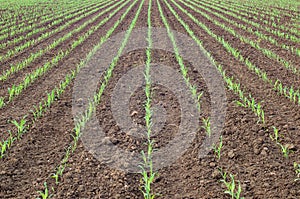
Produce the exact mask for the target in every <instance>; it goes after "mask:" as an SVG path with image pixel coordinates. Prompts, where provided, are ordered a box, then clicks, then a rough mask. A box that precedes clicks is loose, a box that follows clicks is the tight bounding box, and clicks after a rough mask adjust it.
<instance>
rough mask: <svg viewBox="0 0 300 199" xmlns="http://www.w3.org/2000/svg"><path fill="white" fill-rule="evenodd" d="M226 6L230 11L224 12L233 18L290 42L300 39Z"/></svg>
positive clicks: (196, 0) (197, 1)
mask: <svg viewBox="0 0 300 199" xmlns="http://www.w3.org/2000/svg"><path fill="white" fill-rule="evenodd" d="M194 1H195V2H196V3H200V1H199V0H194ZM205 4H207V3H205ZM216 7H219V9H222V7H220V6H217V5H216ZM226 8H227V9H228V10H229V11H230V12H229V11H226V13H227V14H228V15H230V16H232V17H235V18H238V19H239V20H241V21H243V22H245V23H247V24H250V25H252V26H254V27H256V28H259V29H262V30H264V31H266V32H268V33H271V34H273V35H276V36H277V37H280V38H284V39H287V40H289V41H292V42H299V41H300V39H299V38H298V37H296V36H294V35H291V34H287V33H285V32H282V31H280V30H275V29H274V28H273V27H272V28H271V27H267V26H264V25H262V24H260V23H257V22H254V21H251V20H249V19H247V18H245V17H243V16H241V15H240V14H237V13H235V9H234V8H230V7H226Z"/></svg>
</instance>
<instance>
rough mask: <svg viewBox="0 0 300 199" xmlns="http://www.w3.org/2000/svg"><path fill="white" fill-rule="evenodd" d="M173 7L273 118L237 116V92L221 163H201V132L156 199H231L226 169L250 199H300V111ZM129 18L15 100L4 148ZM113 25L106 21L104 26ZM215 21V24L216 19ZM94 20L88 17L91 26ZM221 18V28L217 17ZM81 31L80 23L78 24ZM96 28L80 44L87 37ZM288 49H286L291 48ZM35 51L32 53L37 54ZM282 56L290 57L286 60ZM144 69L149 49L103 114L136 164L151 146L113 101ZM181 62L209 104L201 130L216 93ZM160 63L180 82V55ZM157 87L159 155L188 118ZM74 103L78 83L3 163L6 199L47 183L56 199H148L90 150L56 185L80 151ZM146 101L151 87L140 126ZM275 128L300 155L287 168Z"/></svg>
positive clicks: (267, 65)
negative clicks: (131, 129)
mask: <svg viewBox="0 0 300 199" xmlns="http://www.w3.org/2000/svg"><path fill="white" fill-rule="evenodd" d="M132 2H133V1H131V3H132ZM168 2H170V1H168ZM140 3H141V1H138V2H137V4H136V5H134V7H133V9H132V10H131V11H130V12H129V14H128V15H127V17H126V18H125V20H124V21H123V22H122V23H121V24H120V26H119V27H117V29H116V31H115V32H114V33H113V35H115V34H117V33H119V32H122V31H125V30H127V29H128V27H129V25H130V23H131V21H132V19H133V17H134V15H135V13H136V11H137V9H138V6H139V4H140ZM148 3H149V1H145V5H143V8H142V10H141V14H140V16H139V18H138V21H137V24H136V27H147V11H148V6H147V5H148ZM160 3H161V5H162V7H163V12H164V15H165V16H166V18H167V20H168V23H169V24H170V27H171V29H173V30H175V31H178V32H181V33H183V34H186V35H187V33H186V31H185V29H184V28H183V27H182V26H181V25H180V23H179V22H178V21H177V19H176V18H175V17H174V15H173V14H172V13H171V12H170V11H169V10H168V8H167V6H166V5H165V4H164V3H163V1H160ZM170 4H171V6H172V7H173V8H175V10H176V11H177V13H178V14H179V16H181V17H182V18H183V19H184V21H185V22H186V23H187V24H188V25H189V26H190V28H191V29H192V30H193V31H194V33H195V35H196V36H197V37H198V38H200V39H201V40H202V41H203V46H204V47H205V49H206V50H207V51H208V52H210V53H211V55H212V56H213V57H214V59H215V60H216V61H217V62H219V63H220V64H222V65H223V68H224V69H225V70H226V74H227V75H228V76H234V79H235V80H238V81H239V82H240V83H241V87H242V88H243V89H244V90H245V95H247V96H248V94H250V93H251V95H252V96H253V97H254V98H255V99H256V100H257V101H258V102H260V101H261V104H262V107H263V109H264V111H265V117H266V124H265V125H262V124H261V123H257V121H258V118H257V116H255V114H254V113H253V112H252V111H251V110H250V109H247V108H243V107H239V106H237V104H236V100H239V98H238V96H237V95H235V94H234V93H233V92H232V91H231V90H229V89H228V90H226V101H227V112H226V119H225V125H224V127H223V130H222V136H223V148H222V153H221V158H220V159H217V158H216V157H215V155H214V153H213V151H210V153H209V154H207V155H206V156H205V157H203V158H201V159H199V158H198V153H199V150H201V143H202V142H203V140H204V138H205V131H204V129H202V128H201V129H199V130H198V131H197V132H196V137H195V139H194V140H193V142H192V144H191V146H190V147H189V148H188V150H187V151H186V152H185V153H184V155H183V156H181V157H180V158H179V159H177V160H176V161H175V162H174V163H173V164H171V165H170V166H168V167H164V168H162V169H160V170H158V173H159V176H158V177H156V179H155V181H154V183H153V190H154V192H155V193H159V194H160V196H158V197H157V198H166V199H173V198H174V199H175V198H182V199H183V198H191V199H192V198H199V199H200V198H201V199H202V198H207V199H211V198H224V199H226V198H231V197H229V195H227V194H225V193H224V191H225V187H224V185H223V184H222V183H221V182H220V180H221V175H220V174H219V168H222V169H223V170H224V171H226V172H229V173H231V174H234V175H235V179H236V180H239V181H240V183H241V187H242V196H244V197H245V198H252V199H256V198H282V199H297V198H300V181H297V182H295V181H294V179H295V177H296V174H295V171H294V169H293V163H294V162H299V150H300V135H299V132H300V107H299V106H298V105H294V104H293V103H291V102H290V101H289V100H288V99H286V98H285V97H284V96H280V95H278V94H277V93H276V92H275V91H273V88H272V87H271V86H270V85H269V84H266V83H264V82H263V81H262V80H261V79H260V78H259V77H257V75H255V74H254V73H253V72H251V71H249V70H248V69H247V67H246V66H245V65H244V64H243V63H241V62H239V61H237V60H235V59H234V58H233V57H232V55H230V54H229V53H228V52H227V51H226V49H225V48H224V47H223V46H222V45H221V44H219V43H218V42H217V41H216V40H215V39H214V38H212V37H210V36H209V35H208V34H207V33H206V32H205V31H204V30H202V29H201V28H200V27H198V26H197V24H195V23H194V22H193V21H192V20H191V19H190V18H189V17H188V16H186V15H185V14H184V13H182V12H181V11H180V10H178V9H176V6H175V5H173V4H172V3H170ZM180 5H182V4H180ZM183 7H184V6H183ZM127 8H128V5H127V6H125V7H124V8H123V9H122V10H121V11H120V12H118V14H116V15H115V16H114V17H113V18H112V19H111V20H109V22H108V23H106V24H105V25H104V26H103V27H102V28H100V29H99V30H98V31H97V32H95V33H94V34H92V35H91V36H90V37H89V38H88V39H87V40H86V42H84V43H83V44H82V45H80V46H79V47H77V48H76V49H75V50H74V52H72V53H71V54H70V55H69V56H68V57H67V58H65V59H64V60H62V61H61V62H60V63H59V65H58V66H57V67H54V68H53V69H51V70H50V71H49V72H48V73H47V74H46V75H44V76H43V77H41V78H39V79H38V80H37V81H36V82H35V83H33V84H32V85H31V86H30V87H28V88H27V89H26V90H25V91H24V92H23V93H22V94H21V95H20V96H18V97H17V98H15V99H14V100H13V102H11V103H9V104H8V105H7V106H5V107H4V108H3V109H1V113H0V131H1V134H0V139H4V138H6V137H7V133H6V132H7V131H8V130H13V129H14V128H13V126H12V125H11V124H9V123H8V120H9V119H17V120H18V119H20V118H21V117H22V116H23V115H25V114H27V113H28V112H29V111H30V109H32V107H33V105H36V104H37V103H38V102H39V101H40V100H41V99H43V98H44V97H45V96H46V94H45V92H46V91H48V92H49V91H50V90H51V89H53V88H54V87H55V86H57V85H58V84H59V82H60V81H62V80H63V79H64V76H65V75H66V74H67V73H68V72H69V71H70V69H74V68H75V67H76V64H78V63H79V62H80V60H81V59H84V57H85V55H86V54H87V53H88V52H89V51H90V50H91V49H92V47H93V46H94V45H95V44H96V43H98V42H99V40H100V38H101V36H103V35H105V34H106V32H107V30H108V29H109V28H111V27H112V26H113V24H114V23H115V22H116V20H118V18H119V17H120V16H121V15H122V13H124V11H125V9H127ZM184 8H185V7H184ZM187 10H188V11H189V12H190V13H191V14H193V15H194V16H195V17H196V18H197V19H199V20H200V21H201V22H202V23H204V24H205V25H207V26H209V27H210V28H211V30H212V31H213V32H214V33H215V34H217V35H223V37H224V39H225V40H226V41H228V42H229V43H230V44H231V45H232V46H234V47H235V48H238V49H239V50H240V51H241V52H242V54H243V55H245V56H247V57H249V60H251V61H253V62H254V63H255V64H256V65H257V66H259V67H260V68H262V69H264V70H266V71H267V73H268V75H269V76H270V77H272V78H278V79H282V80H283V81H284V82H285V83H286V84H287V85H295V86H297V87H299V86H300V82H299V77H298V76H295V75H293V74H292V73H290V72H289V71H287V70H286V69H284V68H283V67H282V66H281V65H280V64H279V63H278V62H276V61H275V60H271V59H268V58H266V57H264V56H263V55H262V53H261V52H260V51H258V50H255V49H253V48H252V47H250V46H248V45H244V44H241V43H240V42H239V41H237V40H236V38H233V36H232V35H231V34H229V33H227V32H225V31H223V30H222V29H221V28H220V27H218V26H215V25H214V24H213V23H211V22H210V21H208V20H207V19H206V18H204V17H203V16H201V15H199V14H197V13H195V12H193V11H192V10H190V9H187ZM99 12H101V10H99ZM99 12H98V13H99ZM106 16H107V15H105V16H102V17H100V18H99V19H98V20H97V22H99V21H101V19H103V18H104V17H106ZM211 16H212V17H214V15H213V14H211ZM91 17H92V16H88V17H87V18H85V19H84V20H88V19H90V18H91ZM214 18H215V19H217V20H219V19H218V18H217V17H214ZM151 21H152V25H153V26H154V27H164V25H163V22H162V20H161V17H160V15H159V11H158V7H157V3H156V1H153V7H152V18H151ZM83 22H84V21H81V22H80V24H81V23H83ZM94 24H95V23H94ZM227 25H228V24H227ZM89 27H91V26H89ZM89 27H87V28H85V30H83V31H82V32H80V33H79V34H78V35H76V36H75V37H74V38H76V37H78V36H80V35H82V34H84V32H86V31H87V30H88V29H89ZM235 30H237V31H238V32H239V33H240V34H243V31H241V30H238V29H236V28H235ZM67 31H70V29H69V30H66V31H64V32H63V33H59V34H58V35H55V36H54V37H53V38H51V39H49V40H48V39H47V41H44V43H43V45H47V44H49V42H50V41H54V40H55V39H56V38H58V37H59V36H61V35H62V34H64V33H66V32H67ZM244 35H246V36H249V37H250V36H251V35H249V34H248V33H244ZM252 36H253V35H252ZM254 38H255V37H254ZM277 39H279V38H277ZM280 41H281V40H280ZM71 42H72V40H68V41H66V42H65V43H64V44H62V45H60V46H59V47H58V48H57V49H55V50H53V52H51V53H52V54H49V55H47V57H43V58H41V59H39V60H38V64H37V63H34V64H32V65H30V66H29V67H28V68H27V69H25V70H23V71H21V72H19V73H18V74H17V75H15V76H14V77H12V78H11V79H9V80H8V81H7V82H5V83H4V84H1V85H0V87H1V90H0V93H1V94H3V93H4V92H5V91H6V89H7V86H8V85H10V84H12V83H14V82H19V81H21V79H22V77H24V75H25V74H26V73H28V72H29V71H32V70H34V69H35V68H37V67H38V66H40V65H42V64H43V63H44V62H45V61H46V60H47V59H48V58H51V57H52V56H53V55H54V54H55V53H57V52H58V51H59V50H61V49H66V48H67V46H68V45H70V43H71ZM161 42H163V41H161ZM281 42H285V40H282V41H281ZM262 47H265V48H268V49H271V50H273V49H275V52H276V53H277V52H278V53H280V52H279V51H276V47H274V46H272V45H270V44H269V45H267V44H262ZM33 50H34V49H30V52H32V51H33ZM280 55H282V56H284V55H285V54H284V53H282V54H280ZM284 57H285V58H286V59H288V60H289V61H292V62H293V63H295V64H296V65H297V64H298V65H297V67H299V59H298V60H297V58H296V57H294V56H292V55H289V56H284ZM23 58H24V57H23V56H19V57H17V59H18V60H22V59H23ZM145 60H146V54H145V49H139V50H136V51H133V52H130V53H128V54H125V55H122V56H121V57H120V59H119V61H118V62H117V65H116V68H115V69H114V71H113V76H112V78H111V79H110V80H109V84H108V86H107V87H106V89H105V91H104V93H103V95H102V97H101V102H100V104H99V105H98V106H97V110H96V114H97V118H98V121H99V124H100V125H101V126H102V127H103V129H104V131H105V135H106V136H107V137H109V140H110V141H111V142H112V143H113V144H114V145H116V146H118V147H119V148H121V149H123V150H128V151H131V152H135V153H138V154H139V153H140V152H141V150H145V149H146V148H145V145H144V144H143V143H144V142H145V139H144V138H136V137H134V136H131V135H130V134H128V132H123V131H122V130H121V129H120V128H119V126H118V124H117V122H116V121H115V120H114V117H113V113H112V108H111V102H110V99H111V96H112V93H113V89H114V88H115V86H116V84H117V83H118V81H119V80H120V78H121V77H122V76H123V75H124V74H125V73H126V72H128V71H129V70H131V69H133V68H135V67H136V66H139V65H143V64H144V63H145ZM183 62H184V65H185V66H186V67H187V68H188V77H189V78H190V81H191V83H192V84H194V85H196V86H197V90H198V91H202V92H203V93H204V94H203V96H202V98H201V104H202V109H201V114H200V117H199V123H200V126H202V118H203V117H205V118H206V117H208V116H210V114H211V99H210V95H209V92H208V88H207V86H206V84H205V81H204V78H203V77H202V76H201V74H199V73H197V72H195V69H194V67H193V66H192V64H191V63H190V62H189V61H188V60H184V61H183ZM9 63H10V62H9ZM152 63H160V64H164V65H167V66H171V67H172V68H173V69H175V70H176V71H178V72H179V73H180V66H179V64H178V63H177V61H176V58H175V55H174V54H173V53H171V52H166V51H164V50H158V49H156V50H153V51H152ZM152 86H153V95H152V97H153V101H152V103H153V105H155V106H160V107H163V109H164V110H165V113H166V115H167V117H166V122H165V125H164V127H163V128H162V130H161V131H160V132H155V133H154V134H153V137H152V138H154V139H155V140H156V142H155V145H154V147H155V148H156V149H158V150H159V149H161V148H162V147H164V146H166V144H168V143H169V142H170V141H171V140H172V139H173V138H174V136H175V134H176V132H177V130H178V126H179V125H180V119H181V117H180V112H181V109H180V105H179V102H178V99H177V96H176V95H175V94H174V92H172V90H169V89H168V88H166V87H164V86H162V85H156V84H154V85H152ZM72 94H73V82H72V83H71V85H69V87H68V88H67V89H66V91H65V92H64V94H63V95H62V96H61V97H60V99H57V101H56V102H55V103H54V104H53V106H51V108H50V109H49V110H47V112H46V113H45V114H44V115H43V117H42V118H41V119H39V120H38V121H37V122H36V123H34V125H33V126H31V127H30V129H29V130H28V132H27V133H26V134H25V135H24V136H23V137H22V139H21V140H18V141H15V143H14V145H13V146H12V148H11V149H9V151H8V152H7V154H6V156H5V157H4V158H3V159H0V198H36V197H38V194H37V191H38V190H43V188H44V187H43V183H44V182H47V184H48V187H49V189H50V193H52V194H54V195H53V198H105V199H107V198H109V199H110V198H128V199H129V198H130V199H131V198H137V199H140V198H143V195H142V192H141V191H140V189H141V175H140V174H129V173H125V172H124V171H120V170H117V169H114V168H111V167H109V166H108V165H106V164H104V163H101V162H99V161H98V160H97V159H96V158H95V157H94V156H93V155H92V154H90V153H89V152H88V151H87V150H86V148H85V147H84V145H83V142H82V141H81V140H80V141H79V143H78V147H77V149H76V150H75V153H74V154H71V156H70V158H69V161H68V163H67V167H66V169H65V170H64V174H63V176H62V177H61V179H60V183H59V184H58V185H56V184H55V182H54V179H52V178H51V174H52V173H53V172H54V171H55V168H56V167H57V165H59V163H60V161H61V160H62V158H63V157H64V154H65V149H66V147H67V146H68V145H69V144H70V143H71V142H72V137H71V134H72V131H73V128H74V121H73V115H72ZM145 99H146V96H145V94H144V90H143V87H141V88H139V89H138V90H137V91H136V92H135V93H134V94H133V95H132V96H131V98H130V104H129V107H128V108H129V113H130V114H131V119H132V121H134V122H135V123H136V124H138V125H142V126H144V125H145V121H144V115H145V110H144V102H145ZM29 119H31V118H29ZM272 126H276V127H278V128H279V130H280V134H282V135H283V136H284V137H283V138H282V142H283V143H289V144H292V145H293V147H292V149H293V153H291V154H290V155H289V158H284V157H283V155H282V153H281V151H280V148H279V147H278V146H277V145H276V144H275V143H274V142H273V141H272V140H271V139H270V137H269V134H270V133H271V132H273V128H272ZM51 187H53V188H54V189H55V191H54V192H53V191H52V190H51Z"/></svg>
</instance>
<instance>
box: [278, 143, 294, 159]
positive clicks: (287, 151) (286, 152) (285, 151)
mask: <svg viewBox="0 0 300 199" xmlns="http://www.w3.org/2000/svg"><path fill="white" fill-rule="evenodd" d="M277 144H278V145H279V146H280V148H281V152H282V153H283V156H284V157H285V158H288V157H289V154H290V152H291V151H290V149H289V148H288V146H287V145H282V144H281V143H277Z"/></svg>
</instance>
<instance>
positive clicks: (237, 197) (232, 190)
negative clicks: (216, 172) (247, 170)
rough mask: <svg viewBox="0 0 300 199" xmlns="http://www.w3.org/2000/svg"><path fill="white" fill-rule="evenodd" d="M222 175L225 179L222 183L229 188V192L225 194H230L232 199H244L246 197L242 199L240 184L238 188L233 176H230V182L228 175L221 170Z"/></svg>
mask: <svg viewBox="0 0 300 199" xmlns="http://www.w3.org/2000/svg"><path fill="white" fill-rule="evenodd" d="M220 173H221V175H222V178H223V179H222V180H221V182H223V183H224V184H225V186H226V188H227V190H226V191H225V192H224V193H226V194H229V195H230V196H231V198H232V199H244V197H241V192H242V188H241V184H240V182H239V181H238V186H237V187H236V182H235V180H234V176H233V175H232V174H229V176H230V180H229V181H228V180H227V173H226V172H224V173H223V171H222V170H220Z"/></svg>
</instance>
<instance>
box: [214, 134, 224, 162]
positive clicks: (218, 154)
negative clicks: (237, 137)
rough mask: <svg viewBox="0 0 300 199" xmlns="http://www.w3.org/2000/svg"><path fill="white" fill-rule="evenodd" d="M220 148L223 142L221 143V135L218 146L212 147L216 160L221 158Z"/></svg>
mask: <svg viewBox="0 0 300 199" xmlns="http://www.w3.org/2000/svg"><path fill="white" fill-rule="evenodd" d="M222 147H223V141H222V135H221V136H220V142H219V145H218V146H216V145H214V146H213V150H214V152H215V154H216V156H217V158H218V159H220V158H221V149H222Z"/></svg>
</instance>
